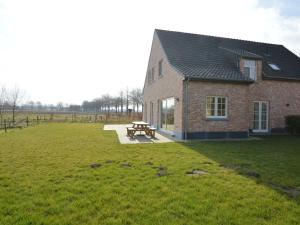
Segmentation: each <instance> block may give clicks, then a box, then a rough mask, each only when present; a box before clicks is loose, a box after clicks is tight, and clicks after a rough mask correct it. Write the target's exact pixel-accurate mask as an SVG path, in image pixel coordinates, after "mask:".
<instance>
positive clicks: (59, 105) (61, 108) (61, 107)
mask: <svg viewBox="0 0 300 225" xmlns="http://www.w3.org/2000/svg"><path fill="white" fill-rule="evenodd" d="M56 108H57V110H58V111H63V109H64V103H63V102H58V103H57V104H56Z"/></svg>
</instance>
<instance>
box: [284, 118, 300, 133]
mask: <svg viewBox="0 0 300 225" xmlns="http://www.w3.org/2000/svg"><path fill="white" fill-rule="evenodd" d="M285 125H286V128H287V130H288V131H289V132H290V133H292V134H296V133H300V115H289V116H286V117H285Z"/></svg>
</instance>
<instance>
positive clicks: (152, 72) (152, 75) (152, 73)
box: [151, 67, 154, 82]
mask: <svg viewBox="0 0 300 225" xmlns="http://www.w3.org/2000/svg"><path fill="white" fill-rule="evenodd" d="M151 79H152V82H153V81H154V67H152V69H151Z"/></svg>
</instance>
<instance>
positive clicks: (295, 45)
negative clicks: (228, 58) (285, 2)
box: [0, 0, 300, 103]
mask: <svg viewBox="0 0 300 225" xmlns="http://www.w3.org/2000/svg"><path fill="white" fill-rule="evenodd" d="M299 24H300V17H293V18H287V17H284V16H282V15H281V14H280V10H279V8H276V7H273V8H263V7H260V5H259V3H258V1H256V0H245V1H238V0H229V1H216V0H215V1H199V0H186V1H179V0H164V1H159V0H152V1H142V0H127V1H122V0H110V1H83V0H82V1H78V0H77V1H76V0H52V1H42V0H27V1H21V0H20V1H16V0H9V1H8V0H7V1H2V2H1V0H0V82H1V83H6V84H8V85H14V84H17V85H18V86H20V87H22V88H23V89H25V90H26V91H27V92H29V93H30V95H31V98H32V99H34V100H41V101H43V102H49V103H56V102H58V101H60V100H63V101H65V102H69V103H71V102H73V103H80V102H81V101H82V100H84V99H92V98H94V97H97V96H99V95H101V94H104V93H107V92H110V93H111V94H116V93H117V92H118V91H119V90H120V89H122V88H125V87H126V86H129V87H136V86H140V87H142V85H143V82H144V76H145V71H146V66H147V62H148V56H149V51H150V47H151V41H152V35H153V30H154V29H155V28H162V29H169V30H178V31H185V32H194V33H202V34H209V35H218V36H225V37H233V38H240V39H249V40H255V41H263V42H272V43H279V44H284V45H285V46H286V47H288V48H289V49H290V50H292V51H294V52H295V53H297V54H298V55H299V54H300V41H299V40H300V25H299Z"/></svg>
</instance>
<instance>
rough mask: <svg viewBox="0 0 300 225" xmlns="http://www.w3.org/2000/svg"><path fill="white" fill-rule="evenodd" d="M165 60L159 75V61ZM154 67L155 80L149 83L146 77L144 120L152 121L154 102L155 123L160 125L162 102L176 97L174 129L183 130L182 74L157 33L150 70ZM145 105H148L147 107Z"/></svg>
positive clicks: (176, 130) (150, 60)
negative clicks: (172, 62)
mask: <svg viewBox="0 0 300 225" xmlns="http://www.w3.org/2000/svg"><path fill="white" fill-rule="evenodd" d="M161 59H162V60H163V63H162V65H163V73H162V76H161V77H159V76H158V62H159V61H160V60H161ZM152 67H154V68H155V69H154V71H155V72H154V82H153V83H151V84H150V85H149V84H148V79H147V77H146V79H145V85H144V96H143V101H144V109H145V108H147V110H144V113H143V120H144V121H147V122H150V102H153V125H154V126H155V127H158V126H159V124H160V120H159V119H160V116H159V115H160V113H161V112H160V108H161V107H160V102H161V100H163V99H166V98H170V97H175V98H177V99H178V101H175V112H174V114H175V115H174V116H175V124H174V129H175V132H176V133H181V131H182V98H183V94H182V93H183V89H182V88H183V86H182V79H183V77H182V75H180V74H178V72H177V71H176V70H175V69H174V68H173V67H172V66H171V65H170V64H169V62H168V60H167V58H166V55H165V53H164V51H163V49H162V47H161V45H160V42H159V40H158V37H157V35H156V33H155V34H154V37H153V42H152V48H151V55H150V58H149V63H148V68H147V71H148V70H151V68H152ZM145 105H147V106H146V107H145Z"/></svg>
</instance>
